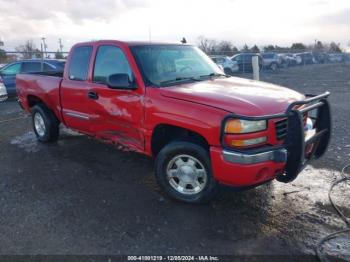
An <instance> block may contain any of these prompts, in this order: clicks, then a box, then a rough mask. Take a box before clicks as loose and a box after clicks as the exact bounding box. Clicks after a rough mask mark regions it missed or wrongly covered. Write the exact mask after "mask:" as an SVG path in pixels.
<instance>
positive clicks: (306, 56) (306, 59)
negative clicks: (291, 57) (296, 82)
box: [295, 52, 316, 65]
mask: <svg viewBox="0 0 350 262" xmlns="http://www.w3.org/2000/svg"><path fill="white" fill-rule="evenodd" d="M295 56H297V57H300V58H301V64H303V65H311V64H314V63H315V62H316V61H315V58H314V56H313V55H312V53H311V52H304V53H298V54H295Z"/></svg>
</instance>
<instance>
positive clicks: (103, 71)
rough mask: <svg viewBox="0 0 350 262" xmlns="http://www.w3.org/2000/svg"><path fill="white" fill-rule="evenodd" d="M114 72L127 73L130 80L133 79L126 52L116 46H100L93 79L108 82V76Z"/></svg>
mask: <svg viewBox="0 0 350 262" xmlns="http://www.w3.org/2000/svg"><path fill="white" fill-rule="evenodd" d="M113 74H127V75H128V76H129V79H130V81H133V76H132V73H131V68H130V65H129V63H128V60H127V58H126V56H125V55H124V52H123V51H122V50H121V49H120V48H118V47H115V46H100V47H99V48H98V51H97V55H96V61H95V68H94V77H93V81H94V82H95V83H101V84H106V83H107V77H108V76H110V75H113Z"/></svg>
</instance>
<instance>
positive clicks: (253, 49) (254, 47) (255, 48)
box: [250, 45, 260, 53]
mask: <svg viewBox="0 0 350 262" xmlns="http://www.w3.org/2000/svg"><path fill="white" fill-rule="evenodd" d="M250 51H251V52H253V53H260V49H259V47H258V46H257V45H254V46H253V47H252V48H250Z"/></svg>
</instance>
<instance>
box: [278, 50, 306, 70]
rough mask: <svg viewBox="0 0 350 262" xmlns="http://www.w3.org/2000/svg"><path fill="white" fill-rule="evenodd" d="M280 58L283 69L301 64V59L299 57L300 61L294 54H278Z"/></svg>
mask: <svg viewBox="0 0 350 262" xmlns="http://www.w3.org/2000/svg"><path fill="white" fill-rule="evenodd" d="M278 56H279V58H280V59H281V66H282V67H290V66H295V65H298V64H301V58H300V57H299V61H298V59H297V58H296V57H295V56H294V55H293V54H288V53H286V54H278Z"/></svg>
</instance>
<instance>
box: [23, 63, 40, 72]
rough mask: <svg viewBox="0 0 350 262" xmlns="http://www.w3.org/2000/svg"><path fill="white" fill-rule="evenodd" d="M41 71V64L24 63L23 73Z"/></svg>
mask: <svg viewBox="0 0 350 262" xmlns="http://www.w3.org/2000/svg"><path fill="white" fill-rule="evenodd" d="M40 71H41V63H40V62H23V64H22V72H23V73H31V72H40Z"/></svg>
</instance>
